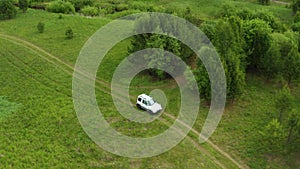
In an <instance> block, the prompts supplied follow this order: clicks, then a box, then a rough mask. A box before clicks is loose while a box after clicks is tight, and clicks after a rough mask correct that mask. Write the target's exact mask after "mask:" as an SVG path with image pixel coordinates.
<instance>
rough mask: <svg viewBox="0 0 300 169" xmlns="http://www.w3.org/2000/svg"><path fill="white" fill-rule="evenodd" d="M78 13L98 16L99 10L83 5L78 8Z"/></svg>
mask: <svg viewBox="0 0 300 169" xmlns="http://www.w3.org/2000/svg"><path fill="white" fill-rule="evenodd" d="M80 13H82V14H83V15H85V16H98V15H99V10H98V8H97V7H93V6H85V7H83V8H82V9H81V10H80Z"/></svg>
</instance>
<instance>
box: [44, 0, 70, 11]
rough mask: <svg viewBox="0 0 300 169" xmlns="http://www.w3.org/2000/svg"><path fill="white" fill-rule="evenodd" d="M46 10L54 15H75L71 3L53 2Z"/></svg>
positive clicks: (59, 0) (60, 0)
mask: <svg viewBox="0 0 300 169" xmlns="http://www.w3.org/2000/svg"><path fill="white" fill-rule="evenodd" d="M46 10H47V11H49V12H54V13H66V14H70V13H75V8H74V6H73V5H72V4H71V3H70V2H65V1H62V0H57V1H53V2H51V3H50V4H49V5H48V6H47V7H46Z"/></svg>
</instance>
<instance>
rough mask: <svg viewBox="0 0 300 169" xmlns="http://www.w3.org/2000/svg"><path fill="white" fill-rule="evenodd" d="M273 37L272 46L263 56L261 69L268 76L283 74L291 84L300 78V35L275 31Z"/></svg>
mask: <svg viewBox="0 0 300 169" xmlns="http://www.w3.org/2000/svg"><path fill="white" fill-rule="evenodd" d="M271 39H272V43H271V47H270V48H269V50H268V52H267V54H266V55H264V56H263V57H262V59H261V61H260V69H261V71H262V73H264V75H265V76H266V77H268V78H274V77H276V76H282V77H283V78H284V79H285V80H286V81H287V82H288V84H290V83H291V82H292V81H293V80H297V79H299V78H300V55H299V52H298V46H299V35H298V34H296V33H293V32H287V33H285V34H280V33H273V34H272V38H271Z"/></svg>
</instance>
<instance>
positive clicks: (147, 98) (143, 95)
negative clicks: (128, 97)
mask: <svg viewBox="0 0 300 169" xmlns="http://www.w3.org/2000/svg"><path fill="white" fill-rule="evenodd" d="M138 97H142V98H144V99H146V100H150V99H152V97H150V96H148V95H146V94H144V93H143V94H141V95H139V96H138Z"/></svg>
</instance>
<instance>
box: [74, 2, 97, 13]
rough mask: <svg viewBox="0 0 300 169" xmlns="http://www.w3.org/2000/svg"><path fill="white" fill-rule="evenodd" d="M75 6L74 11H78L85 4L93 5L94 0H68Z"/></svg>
mask: <svg viewBox="0 0 300 169" xmlns="http://www.w3.org/2000/svg"><path fill="white" fill-rule="evenodd" d="M69 1H70V2H71V3H72V4H73V5H74V7H75V10H76V11H80V10H81V9H82V8H84V7H85V6H93V5H94V4H95V2H96V0H69Z"/></svg>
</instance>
